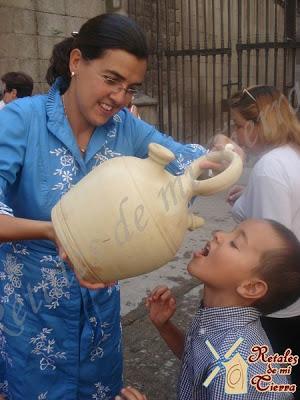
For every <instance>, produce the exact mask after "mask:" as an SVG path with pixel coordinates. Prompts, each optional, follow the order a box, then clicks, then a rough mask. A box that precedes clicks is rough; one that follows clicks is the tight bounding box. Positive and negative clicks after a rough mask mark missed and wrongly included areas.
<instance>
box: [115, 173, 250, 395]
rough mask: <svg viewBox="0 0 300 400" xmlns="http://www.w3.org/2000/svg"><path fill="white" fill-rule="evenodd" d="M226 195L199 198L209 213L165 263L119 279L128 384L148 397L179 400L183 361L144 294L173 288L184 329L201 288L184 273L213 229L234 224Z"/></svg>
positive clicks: (201, 209)
mask: <svg viewBox="0 0 300 400" xmlns="http://www.w3.org/2000/svg"><path fill="white" fill-rule="evenodd" d="M248 172H249V171H248V170H246V171H245V173H244V175H243V177H242V178H241V180H240V183H245V181H246V177H247V176H248ZM225 198H226V193H221V194H217V195H214V196H209V197H201V198H200V197H198V198H197V199H196V201H195V203H194V205H193V210H194V212H195V213H196V214H198V215H200V216H202V217H204V218H205V220H206V223H205V225H204V226H203V227H202V228H200V229H198V230H196V231H194V232H188V233H187V234H186V238H185V241H184V243H183V245H182V247H181V249H180V251H179V252H178V253H177V255H176V257H175V258H174V259H173V260H172V261H171V262H169V263H168V264H167V265H166V266H164V267H162V268H160V269H159V270H157V271H154V272H152V273H150V274H145V275H142V276H140V277H136V278H131V279H127V280H124V281H122V283H121V286H122V288H121V294H122V315H123V337H124V357H125V364H124V368H125V376H124V378H125V384H126V385H132V386H134V387H137V388H139V389H140V390H142V391H143V392H144V393H145V394H147V396H148V400H175V399H176V379H177V374H178V368H179V361H178V360H177V359H176V357H175V356H174V355H173V353H172V352H171V351H170V350H169V349H168V347H167V346H166V345H165V343H164V342H163V341H162V339H161V338H160V336H159V335H158V333H157V332H156V330H155V328H154V327H153V325H152V324H151V322H150V321H149V319H148V315H147V310H146V308H145V306H144V299H145V297H146V295H147V292H149V291H150V290H152V289H153V288H154V287H156V286H157V285H161V284H165V285H167V286H169V287H171V288H173V289H172V290H173V292H174V294H175V296H176V299H177V310H176V314H175V316H174V322H175V323H178V325H179V326H180V327H182V329H185V328H186V326H187V324H188V323H189V321H190V320H191V318H192V316H193V315H194V312H195V310H196V308H197V307H198V304H199V301H200V299H201V289H202V286H201V284H199V282H198V281H196V280H195V279H193V278H191V277H190V275H189V274H188V273H187V272H186V266H187V263H188V261H189V259H190V258H191V255H192V252H193V250H195V249H199V248H202V247H203V245H204V244H205V243H206V241H207V239H209V238H210V235H211V232H212V231H214V230H216V229H224V230H227V229H232V228H233V226H234V225H235V223H234V221H233V219H232V218H231V215H230V207H229V206H228V205H227V204H226V202H225ZM149 245H151V244H149Z"/></svg>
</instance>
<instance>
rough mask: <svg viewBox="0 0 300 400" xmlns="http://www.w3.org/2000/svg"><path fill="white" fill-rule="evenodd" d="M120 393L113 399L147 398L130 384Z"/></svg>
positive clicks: (140, 399)
mask: <svg viewBox="0 0 300 400" xmlns="http://www.w3.org/2000/svg"><path fill="white" fill-rule="evenodd" d="M121 394H122V397H121V396H116V397H115V400H147V397H146V396H145V395H144V394H143V393H141V392H140V391H139V390H137V389H135V388H133V387H130V386H128V387H126V388H123V389H122V390H121ZM0 400H1V399H0Z"/></svg>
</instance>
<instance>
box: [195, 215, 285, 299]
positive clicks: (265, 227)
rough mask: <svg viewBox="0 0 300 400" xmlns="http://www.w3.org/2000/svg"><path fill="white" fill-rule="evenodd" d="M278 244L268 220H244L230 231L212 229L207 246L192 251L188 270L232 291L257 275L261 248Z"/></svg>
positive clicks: (210, 283)
mask: <svg viewBox="0 0 300 400" xmlns="http://www.w3.org/2000/svg"><path fill="white" fill-rule="evenodd" d="M279 248H284V243H283V241H282V239H281V238H280V237H279V236H278V235H277V234H276V232H275V231H274V230H273V228H272V226H271V225H270V224H269V223H268V222H264V221H258V220H247V221H244V222H242V223H241V224H240V225H238V226H237V227H236V228H235V229H234V230H233V231H232V232H222V231H217V232H215V233H214V235H213V238H212V240H211V241H210V242H208V244H207V247H206V250H200V251H197V252H195V253H194V256H193V258H192V260H191V261H190V263H189V265H188V271H189V273H190V274H191V275H192V276H194V277H195V278H197V279H199V280H200V281H202V282H203V283H204V284H205V285H207V286H209V287H212V288H215V289H220V290H223V291H226V292H232V293H233V292H236V290H237V288H238V287H239V286H240V285H241V284H243V283H244V282H246V281H249V280H252V279H254V278H259V271H257V270H255V268H256V267H257V266H258V265H259V261H260V258H261V256H262V255H263V254H264V252H266V251H268V250H274V249H279ZM207 252H208V254H207V255H206V256H205V254H206V253H207Z"/></svg>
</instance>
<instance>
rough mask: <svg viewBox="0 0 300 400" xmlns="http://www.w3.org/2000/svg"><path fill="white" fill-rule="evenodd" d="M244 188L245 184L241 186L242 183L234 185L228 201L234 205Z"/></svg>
mask: <svg viewBox="0 0 300 400" xmlns="http://www.w3.org/2000/svg"><path fill="white" fill-rule="evenodd" d="M243 190H244V186H240V185H236V186H233V187H232V188H231V189H230V191H229V193H228V196H227V199H226V201H227V203H228V204H230V205H231V206H233V205H234V203H235V202H236V201H237V199H238V198H239V197H241V195H242V193H243Z"/></svg>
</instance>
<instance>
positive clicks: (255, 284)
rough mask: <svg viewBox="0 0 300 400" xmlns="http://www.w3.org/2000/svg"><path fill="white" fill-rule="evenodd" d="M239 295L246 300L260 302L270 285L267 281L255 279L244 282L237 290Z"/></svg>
mask: <svg viewBox="0 0 300 400" xmlns="http://www.w3.org/2000/svg"><path fill="white" fill-rule="evenodd" d="M236 291H237V292H238V294H239V295H240V296H241V297H243V298H244V299H248V300H253V301H254V300H258V299H261V298H262V297H264V296H265V295H266V293H267V291H268V285H267V283H266V282H265V281H263V280H261V279H258V278H254V279H250V280H247V281H244V282H242V283H241V284H240V285H239V286H238V287H237V289H236Z"/></svg>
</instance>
